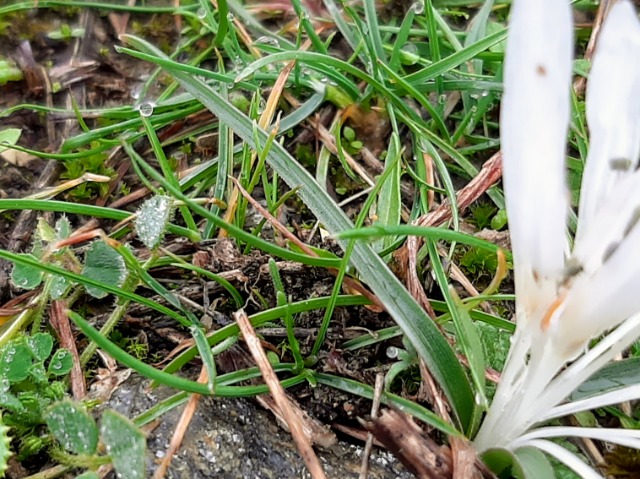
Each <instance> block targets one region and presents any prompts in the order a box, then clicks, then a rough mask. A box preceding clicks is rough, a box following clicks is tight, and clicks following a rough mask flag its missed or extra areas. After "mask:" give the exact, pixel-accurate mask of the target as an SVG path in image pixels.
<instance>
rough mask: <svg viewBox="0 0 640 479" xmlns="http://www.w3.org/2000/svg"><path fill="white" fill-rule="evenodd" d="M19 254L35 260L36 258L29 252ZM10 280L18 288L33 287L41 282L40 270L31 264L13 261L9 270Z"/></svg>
mask: <svg viewBox="0 0 640 479" xmlns="http://www.w3.org/2000/svg"><path fill="white" fill-rule="evenodd" d="M20 256H26V257H28V258H30V259H34V260H37V258H36V257H35V256H33V255H31V254H20ZM11 281H12V282H13V284H15V285H16V286H17V287H18V288H21V289H28V290H31V289H34V288H36V287H38V285H39V284H40V283H41V282H42V270H40V269H38V268H35V267H33V266H28V265H24V264H19V263H15V264H14V265H13V270H12V271H11Z"/></svg>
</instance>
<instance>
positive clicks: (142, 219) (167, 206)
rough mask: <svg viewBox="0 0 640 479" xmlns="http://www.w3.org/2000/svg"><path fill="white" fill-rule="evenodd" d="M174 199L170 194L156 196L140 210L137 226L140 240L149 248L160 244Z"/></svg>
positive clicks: (167, 224)
mask: <svg viewBox="0 0 640 479" xmlns="http://www.w3.org/2000/svg"><path fill="white" fill-rule="evenodd" d="M172 203H173V200H172V199H171V198H169V197H168V196H161V195H158V196H154V197H153V198H150V199H148V200H147V201H145V202H144V203H143V205H142V207H141V208H140V209H139V210H138V216H137V218H136V222H135V226H136V233H138V237H139V238H140V241H142V242H143V243H144V244H145V246H146V247H147V248H149V249H154V248H156V247H157V246H158V245H159V244H160V240H162V237H163V236H164V233H165V231H166V230H167V227H168V226H169V220H170V218H171V211H172V208H171V206H172Z"/></svg>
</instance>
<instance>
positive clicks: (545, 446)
mask: <svg viewBox="0 0 640 479" xmlns="http://www.w3.org/2000/svg"><path fill="white" fill-rule="evenodd" d="M524 446H532V447H535V448H538V449H540V450H541V451H543V452H546V453H547V454H549V455H551V456H553V457H555V458H556V459H558V460H559V461H560V462H562V463H563V464H565V465H566V466H567V467H569V468H570V469H572V470H573V471H574V472H575V473H577V474H578V475H579V476H580V477H581V478H582V479H604V478H603V477H602V476H601V475H600V474H598V473H597V472H596V471H595V470H594V469H593V468H591V467H590V466H589V465H588V464H586V463H585V462H584V461H583V460H582V459H580V458H579V457H578V456H577V455H575V454H574V453H572V452H570V451H568V450H567V449H565V448H564V447H562V446H559V445H557V444H556V443H553V442H551V441H545V440H544V439H531V440H529V441H525V442H523V444H520V447H524Z"/></svg>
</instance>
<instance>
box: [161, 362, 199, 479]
mask: <svg viewBox="0 0 640 479" xmlns="http://www.w3.org/2000/svg"><path fill="white" fill-rule="evenodd" d="M208 380H209V375H208V374H207V370H206V368H205V367H204V366H203V367H202V369H201V370H200V376H199V377H198V382H199V383H201V384H204V383H206V382H207V381H208ZM198 401H200V394H192V395H191V397H190V398H189V402H187V405H186V406H185V407H184V410H183V411H182V415H181V416H180V420H179V421H178V424H177V425H176V428H175V430H174V431H173V436H172V437H171V442H170V443H169V447H168V448H167V452H166V454H165V456H164V458H163V459H162V462H160V464H159V465H158V469H156V471H155V472H154V473H153V479H162V478H163V477H164V476H165V474H166V473H167V470H168V469H169V466H170V465H171V461H172V460H173V456H175V454H176V453H177V452H178V449H179V448H180V444H182V440H183V439H184V435H185V434H186V432H187V428H188V427H189V424H190V423H191V419H193V415H194V414H195V412H196V408H197V407H198Z"/></svg>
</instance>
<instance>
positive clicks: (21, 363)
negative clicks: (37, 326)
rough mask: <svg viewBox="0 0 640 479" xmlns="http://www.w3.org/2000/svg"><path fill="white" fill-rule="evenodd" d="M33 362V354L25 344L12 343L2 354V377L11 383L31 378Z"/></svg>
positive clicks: (0, 370)
mask: <svg viewBox="0 0 640 479" xmlns="http://www.w3.org/2000/svg"><path fill="white" fill-rule="evenodd" d="M32 362H33V360H32V358H31V352H30V351H29V348H28V347H27V346H26V345H25V344H22V342H20V343H17V344H16V342H11V343H9V344H7V345H6V346H5V347H4V348H2V352H1V353H0V377H2V378H5V379H7V380H8V381H9V382H10V383H19V382H20V381H24V380H25V379H27V377H28V376H29V368H31V364H32Z"/></svg>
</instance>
